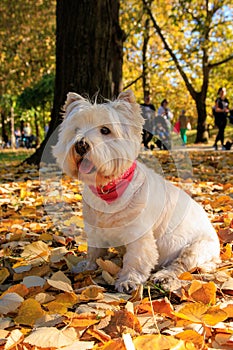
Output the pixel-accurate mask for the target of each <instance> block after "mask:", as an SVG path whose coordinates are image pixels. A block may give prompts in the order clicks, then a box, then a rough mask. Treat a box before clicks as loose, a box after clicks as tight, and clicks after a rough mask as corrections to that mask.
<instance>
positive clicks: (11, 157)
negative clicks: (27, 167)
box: [0, 149, 34, 166]
mask: <svg viewBox="0 0 233 350" xmlns="http://www.w3.org/2000/svg"><path fill="white" fill-rule="evenodd" d="M33 152H34V150H28V149H16V150H12V149H2V150H0V164H1V166H3V165H5V166H7V165H18V164H19V163H21V162H22V161H24V160H25V159H26V158H27V157H29V156H30V155H31V154H32V153H33Z"/></svg>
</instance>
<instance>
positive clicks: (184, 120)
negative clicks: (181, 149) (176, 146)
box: [179, 109, 188, 146]
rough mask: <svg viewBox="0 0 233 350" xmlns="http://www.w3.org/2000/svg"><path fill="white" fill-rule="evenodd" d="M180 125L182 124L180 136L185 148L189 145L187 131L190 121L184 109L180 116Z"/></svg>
mask: <svg viewBox="0 0 233 350" xmlns="http://www.w3.org/2000/svg"><path fill="white" fill-rule="evenodd" d="M179 123H180V136H181V139H182V143H183V146H185V145H186V143H187V135H186V131H187V124H188V120H187V117H186V115H185V110H184V109H182V111H181V114H180V116H179Z"/></svg>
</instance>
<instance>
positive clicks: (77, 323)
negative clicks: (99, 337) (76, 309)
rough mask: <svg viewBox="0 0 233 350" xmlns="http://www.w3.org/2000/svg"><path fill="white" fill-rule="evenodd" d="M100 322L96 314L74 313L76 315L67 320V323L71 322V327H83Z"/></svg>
mask: <svg viewBox="0 0 233 350" xmlns="http://www.w3.org/2000/svg"><path fill="white" fill-rule="evenodd" d="M98 322H99V320H97V319H96V315H88V316H84V315H74V317H72V318H71V319H69V320H67V323H68V324H69V326H70V327H74V328H81V329H85V328H87V327H90V326H92V325H94V324H96V323H98Z"/></svg>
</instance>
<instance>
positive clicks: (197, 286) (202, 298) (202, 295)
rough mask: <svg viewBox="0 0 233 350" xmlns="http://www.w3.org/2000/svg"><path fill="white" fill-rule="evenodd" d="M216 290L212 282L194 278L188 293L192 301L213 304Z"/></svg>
mask: <svg viewBox="0 0 233 350" xmlns="http://www.w3.org/2000/svg"><path fill="white" fill-rule="evenodd" d="M216 290H217V287H216V285H215V284H214V282H208V283H205V282H201V281H196V280H194V281H192V283H191V286H190V287H189V289H188V294H189V295H190V297H191V298H192V299H193V300H194V301H198V302H201V303H203V304H212V305H213V304H215V303H216Z"/></svg>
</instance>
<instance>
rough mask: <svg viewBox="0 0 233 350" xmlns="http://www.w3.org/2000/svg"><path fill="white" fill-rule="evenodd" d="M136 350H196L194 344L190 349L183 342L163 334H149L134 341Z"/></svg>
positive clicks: (190, 345)
mask: <svg viewBox="0 0 233 350" xmlns="http://www.w3.org/2000/svg"><path fill="white" fill-rule="evenodd" d="M133 343H134V346H135V349H136V350H145V349H146V350H187V349H189V350H195V349H197V348H196V347H195V346H194V345H193V344H189V347H186V346H185V343H184V341H183V340H178V339H175V338H174V337H172V336H166V335H162V334H152V335H150V334H147V335H142V336H139V337H137V338H135V339H134V341H133Z"/></svg>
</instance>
